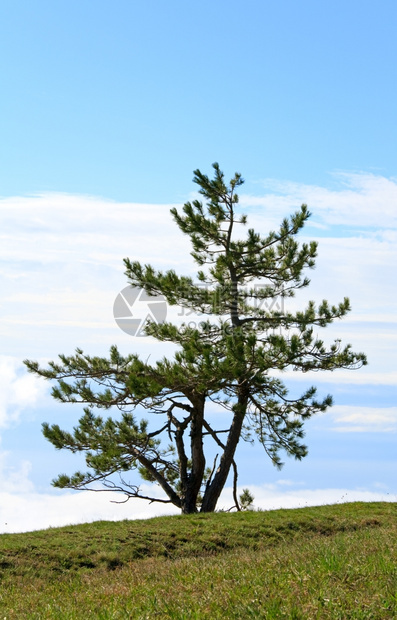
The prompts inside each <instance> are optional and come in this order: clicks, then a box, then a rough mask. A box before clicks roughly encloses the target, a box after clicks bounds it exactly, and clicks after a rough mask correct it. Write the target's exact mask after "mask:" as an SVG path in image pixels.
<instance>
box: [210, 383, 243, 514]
mask: <svg viewBox="0 0 397 620" xmlns="http://www.w3.org/2000/svg"><path fill="white" fill-rule="evenodd" d="M247 403H248V394H247V393H246V392H245V391H244V392H242V393H241V394H240V396H239V399H238V402H237V405H236V409H235V414H234V417H233V422H232V425H231V427H230V431H229V435H228V438H227V442H226V446H225V450H224V452H223V454H222V457H221V461H220V463H219V467H218V469H217V471H216V473H215V476H214V478H213V480H212V482H211V483H210V484H209V486H208V487H207V489H206V490H205V493H204V498H203V502H202V504H201V512H214V510H215V508H216V505H217V502H218V499H219V496H220V494H221V493H222V491H223V488H224V486H225V484H226V480H227V478H228V475H229V472H230V467H231V466H232V463H233V459H234V454H235V452H236V448H237V444H238V442H239V440H240V437H241V430H242V427H243V421H244V417H245V413H246V410H247Z"/></svg>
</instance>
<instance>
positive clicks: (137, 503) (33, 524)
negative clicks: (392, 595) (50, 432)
mask: <svg viewBox="0 0 397 620" xmlns="http://www.w3.org/2000/svg"><path fill="white" fill-rule="evenodd" d="M142 486H144V485H142ZM285 486H289V487H291V486H293V485H292V483H291V484H289V481H288V485H287V484H285V481H283V480H279V481H278V483H276V484H275V485H262V486H254V485H252V486H251V485H249V490H250V491H251V493H253V495H254V498H255V499H254V506H255V508H261V509H263V510H273V509H277V508H299V507H304V506H319V505H322V504H334V503H342V502H353V501H364V502H374V501H396V497H395V495H393V494H389V493H388V492H387V489H386V488H384V486H383V487H382V489H384V490H383V492H380V491H379V490H378V489H379V488H380V487H379V485H376V484H375V485H373V486H374V488H376V489H377V490H376V491H372V490H370V489H332V488H330V489H302V488H300V489H291V488H289V490H288V491H285V490H283V488H284V487H285ZM298 486H302V485H301V483H298ZM279 487H281V488H279ZM110 495H112V494H111V493H105V492H104V493H93V492H89V491H81V492H76V493H71V492H63V493H61V494H50V493H35V492H26V493H19V494H16V493H10V492H6V491H2V490H0V533H4V532H9V533H14V532H27V531H32V530H37V529H46V528H48V527H60V526H63V525H73V524H78V523H88V522H92V521H98V520H106V521H121V520H123V519H148V518H151V517H155V516H161V515H170V514H179V513H180V511H179V510H178V509H177V508H176V507H175V506H172V505H170V504H155V503H154V504H149V502H146V501H144V500H130V501H128V502H127V503H124V504H114V503H111V501H110V500H111V499H112V498H111V497H109V496H110ZM119 498H120V499H122V496H119ZM113 499H115V498H114V497H113ZM233 504H234V502H233V499H232V489H231V488H226V489H225V491H224V493H223V494H222V496H221V499H220V502H219V506H218V507H219V508H223V509H226V510H227V509H228V508H230V507H231V506H232V505H233Z"/></svg>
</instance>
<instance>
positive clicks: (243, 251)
mask: <svg viewBox="0 0 397 620" xmlns="http://www.w3.org/2000/svg"><path fill="white" fill-rule="evenodd" d="M213 168H214V177H213V178H212V179H211V178H209V177H208V176H207V175H205V174H202V173H201V172H200V170H196V171H195V172H194V182H195V183H196V184H197V185H198V187H199V192H200V194H201V195H202V196H203V197H204V199H205V200H204V203H203V201H202V200H193V201H192V202H187V203H186V204H185V205H184V207H183V212H182V213H180V212H178V211H177V210H176V209H172V210H171V213H172V215H173V218H174V220H175V222H176V224H177V225H178V226H179V228H180V229H181V231H182V232H183V233H185V234H186V235H188V236H189V237H190V240H191V244H192V256H193V258H194V260H195V261H196V263H197V264H198V265H199V271H198V275H197V281H194V280H193V279H192V278H190V277H186V276H180V275H178V274H176V273H175V271H173V270H169V271H166V272H161V271H157V270H156V269H154V268H153V267H152V266H150V265H142V264H141V263H139V262H137V261H131V260H129V259H125V260H124V263H125V267H126V275H127V277H128V280H129V282H130V284H131V285H133V286H135V287H139V288H142V289H144V290H145V291H146V293H148V294H150V295H156V294H161V295H164V296H165V298H166V300H167V302H168V304H170V305H180V306H183V307H184V308H187V309H191V310H193V311H195V312H200V313H202V314H203V315H204V317H205V318H204V320H202V321H201V323H200V324H198V325H197V326H195V327H192V326H191V325H187V324H182V325H179V326H178V325H175V324H172V323H170V322H164V323H161V324H157V323H155V322H151V323H149V324H148V325H147V326H146V333H147V335H148V336H151V337H153V338H155V339H156V340H158V341H159V342H172V343H175V344H176V345H178V350H177V352H176V353H175V355H174V357H173V358H172V359H166V358H164V359H161V360H159V361H157V362H156V363H153V364H149V363H148V362H144V361H142V360H141V359H140V358H139V357H138V356H137V355H134V354H131V355H128V356H126V357H125V356H122V355H121V354H120V352H119V351H118V349H117V348H116V347H115V346H113V347H111V349H110V355H109V357H108V358H102V357H91V356H89V355H86V354H84V353H83V351H82V350H81V349H77V350H76V352H75V354H74V355H71V356H66V355H60V356H59V361H58V362H56V363H55V362H51V363H50V364H49V367H48V368H41V367H39V365H38V364H37V363H36V362H33V361H29V360H27V361H26V362H25V363H26V365H27V367H28V369H29V370H30V371H31V372H34V373H36V374H38V375H40V376H42V377H45V378H47V379H51V380H55V381H56V382H57V383H56V385H55V387H54V388H53V391H52V395H53V396H54V398H56V399H57V400H58V401H61V402H67V403H71V402H72V403H83V404H85V408H84V413H83V416H82V417H81V418H80V420H79V422H78V425H77V426H76V427H75V428H74V429H73V431H72V432H68V431H64V430H61V429H60V428H59V426H58V425H49V424H47V423H46V424H44V425H43V433H44V436H45V437H46V438H47V439H48V440H49V441H50V442H51V443H52V444H53V445H54V446H55V447H56V448H57V449H66V450H70V451H71V452H73V453H75V452H82V453H84V455H85V460H86V464H87V471H86V472H85V473H82V472H77V473H76V474H74V475H73V476H71V477H69V476H67V475H66V474H62V475H60V476H59V477H58V478H57V479H56V480H55V481H53V484H54V485H55V486H57V487H61V488H72V489H93V490H98V489H104V490H113V491H118V492H122V493H124V494H125V496H126V498H127V499H129V498H131V497H141V498H145V499H150V500H151V501H157V502H168V503H172V504H174V505H175V506H177V507H178V508H180V509H181V511H182V512H184V513H191V512H195V511H197V510H201V511H204V512H208V511H213V510H215V508H216V505H217V502H218V499H219V496H220V494H221V492H222V490H223V488H224V486H225V484H226V481H227V480H228V477H229V474H230V473H233V479H234V484H233V488H234V501H235V506H236V508H237V509H240V505H239V501H238V497H237V464H236V461H235V452H236V448H237V445H238V443H239V441H240V439H244V440H248V441H252V440H253V438H254V437H255V438H256V439H257V440H258V441H259V443H260V444H262V446H263V448H264V449H265V451H266V453H267V455H268V456H269V457H270V459H271V461H272V462H273V464H274V465H275V466H277V467H281V465H282V462H281V459H280V452H282V451H283V452H285V453H287V455H290V456H292V457H294V458H296V459H298V460H300V459H302V458H303V457H304V456H305V455H306V454H307V448H306V446H305V445H304V443H303V441H302V440H303V437H304V430H303V425H304V421H305V420H307V419H309V418H310V417H311V416H312V415H314V414H316V413H318V412H321V411H325V410H326V409H327V407H329V406H330V405H331V404H332V398H331V396H327V397H325V398H323V399H317V397H316V389H315V388H314V387H311V388H310V389H307V390H306V391H305V392H304V393H303V394H302V395H301V396H300V397H298V398H291V397H290V396H289V392H288V389H287V387H286V386H285V384H284V382H283V381H282V380H281V379H280V377H279V374H280V373H275V372H274V371H283V370H286V369H293V370H296V371H302V372H308V371H313V370H314V371H317V370H331V371H332V370H335V369H338V368H349V369H354V368H359V367H360V366H361V365H363V364H365V363H366V358H365V355H364V354H362V353H358V354H356V353H354V352H353V351H352V350H351V347H350V345H346V346H344V347H343V346H342V345H341V342H340V341H339V340H336V341H335V342H334V343H333V344H332V345H331V346H326V345H325V344H324V342H323V341H322V340H321V339H320V338H319V336H318V331H319V330H320V328H324V327H326V326H327V325H329V324H330V323H332V322H333V321H334V320H335V319H340V318H342V317H344V316H345V315H346V314H347V313H348V311H349V310H350V305H349V300H348V299H347V298H345V299H344V300H343V302H341V303H340V304H338V305H336V306H334V305H330V304H329V303H328V302H327V301H325V300H324V301H322V302H321V303H320V304H319V305H318V306H316V304H315V303H314V302H310V303H309V304H308V305H307V307H306V308H304V309H303V310H301V311H298V312H292V311H287V310H284V309H283V308H281V309H280V307H278V308H276V307H275V305H274V304H273V305H272V304H271V301H272V300H274V299H275V298H279V299H283V300H284V299H288V298H291V297H293V296H294V295H295V293H296V291H298V290H299V289H303V288H305V287H307V286H308V284H309V279H308V277H307V275H306V272H307V270H308V269H311V268H313V267H314V264H315V258H316V255H317V244H316V243H315V242H311V243H309V244H307V243H302V244H299V243H298V241H297V235H298V233H299V232H300V231H301V229H302V228H303V227H304V225H305V223H306V221H307V219H308V218H309V216H310V213H309V211H308V208H307V206H306V205H302V206H301V208H300V209H299V210H298V211H297V212H296V213H294V214H293V215H292V216H291V217H290V218H287V219H284V220H283V221H282V223H281V226H280V228H279V230H278V231H271V232H269V233H268V234H267V235H265V236H262V235H261V234H260V233H257V232H255V231H254V230H253V229H248V230H247V232H246V235H245V237H243V238H241V235H240V236H239V237H238V238H236V235H235V232H236V228H237V227H238V226H240V227H241V226H245V225H246V223H247V218H246V216H245V215H239V214H238V194H237V193H236V190H237V188H238V187H239V186H241V185H242V183H243V179H242V178H241V175H240V174H237V173H236V174H235V176H234V177H233V178H232V179H231V181H230V182H229V184H227V183H226V182H225V179H224V175H223V173H222V172H221V170H220V168H219V166H218V164H214V165H213ZM259 283H260V285H261V286H258V284H259ZM266 302H267V303H266ZM214 408H216V409H217V410H219V408H221V409H222V410H223V411H224V412H226V415H224V414H223V415H220V416H218V419H219V420H221V421H222V423H221V424H220V426H218V425H216V424H214V423H213V422H211V423H210V422H209V416H208V414H209V412H211V410H214ZM97 410H99V411H97ZM100 410H104V412H105V411H106V410H113V411H115V410H118V411H119V413H118V414H117V415H113V417H105V416H102V415H100ZM145 410H146V411H147V412H148V416H149V420H150V423H149V422H148V421H147V420H146V419H144V417H142V412H144V411H145ZM214 417H216V416H212V417H211V419H213V418H214ZM225 419H227V424H225V422H224V420H225ZM224 426H225V427H226V428H224ZM211 443H212V446H210V444H211ZM214 447H215V451H216V453H217V454H216V456H215V459H213V458H211V462H208V456H207V457H206V454H208V452H207V451H208V450H212V451H213V449H214ZM133 472H135V473H137V474H139V476H140V477H141V478H142V479H143V480H145V481H148V482H150V483H153V484H156V485H159V486H160V487H161V489H162V491H163V493H162V495H161V496H160V495H159V494H158V493H156V492H153V494H150V493H149V494H145V492H144V491H143V490H142V488H141V487H140V486H139V484H137V483H136V482H132V481H131V480H130V479H129V476H131V475H132V474H133ZM145 488H146V486H145Z"/></svg>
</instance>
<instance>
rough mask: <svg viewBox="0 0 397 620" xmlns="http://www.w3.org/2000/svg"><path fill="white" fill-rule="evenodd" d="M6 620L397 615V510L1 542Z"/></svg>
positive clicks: (213, 520)
mask: <svg viewBox="0 0 397 620" xmlns="http://www.w3.org/2000/svg"><path fill="white" fill-rule="evenodd" d="M0 578H1V584H0V620H3V619H7V620H8V619H12V618H16V619H25V618H26V619H29V620H31V619H38V618H56V619H57V620H58V619H64V618H65V619H66V618H68V619H69V618H70V619H78V618H100V619H104V620H105V619H125V618H142V619H143V618H148V619H151V618H175V619H181V620H182V619H184V618H194V619H197V620H201V619H202V618H211V619H212V618H268V619H272V618H288V619H298V618H335V619H336V618H338V619H340V620H345V619H349V618H356V619H363V620H364V619H369V618H371V619H372V618H373V619H376V620H377V619H382V618H397V504H396V503H351V504H340V505H333V506H321V507H316V508H300V509H295V510H275V511H269V512H244V513H233V514H231V513H216V514H196V515H189V516H173V517H159V518H156V519H150V520H146V521H121V522H116V523H115V522H103V521H100V522H96V523H92V524H86V525H78V526H70V527H63V528H56V529H55V528H54V529H49V530H44V531H40V532H32V533H25V534H3V535H2V536H0Z"/></svg>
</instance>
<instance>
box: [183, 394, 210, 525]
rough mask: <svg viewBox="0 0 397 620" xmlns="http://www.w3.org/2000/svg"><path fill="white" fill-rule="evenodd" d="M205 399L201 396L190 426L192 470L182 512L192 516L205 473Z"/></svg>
mask: <svg viewBox="0 0 397 620" xmlns="http://www.w3.org/2000/svg"><path fill="white" fill-rule="evenodd" d="M204 405H205V399H204V397H202V396H200V398H199V399H197V401H196V402H195V403H194V413H193V417H192V421H191V424H190V448H191V462H192V468H191V471H190V473H189V475H188V478H187V483H186V488H185V493H184V498H183V499H182V512H183V513H184V514H191V513H194V512H197V497H198V495H199V493H200V489H201V485H202V482H203V477H204V471H205V456H204V446H203V419H204Z"/></svg>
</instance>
